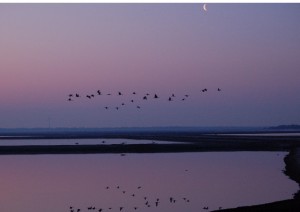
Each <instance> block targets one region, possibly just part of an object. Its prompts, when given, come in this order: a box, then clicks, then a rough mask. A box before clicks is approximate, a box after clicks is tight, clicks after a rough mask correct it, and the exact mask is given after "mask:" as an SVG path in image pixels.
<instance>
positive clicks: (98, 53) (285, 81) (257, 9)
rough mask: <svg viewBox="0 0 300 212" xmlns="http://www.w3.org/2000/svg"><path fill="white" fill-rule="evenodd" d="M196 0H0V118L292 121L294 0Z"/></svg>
mask: <svg viewBox="0 0 300 212" xmlns="http://www.w3.org/2000/svg"><path fill="white" fill-rule="evenodd" d="M202 6H203V5H202V4H0V34H1V36H0V101H1V104H0V128H5V127H48V124H49V122H48V121H49V120H50V124H51V126H52V127H134V126H266V125H277V124H292V123H295V124H300V112H299V111H300V110H299V108H300V97H299V92H300V59H299V55H300V27H299V20H300V4H208V5H207V8H208V11H207V12H205V11H204V10H203V9H202ZM218 87H220V88H221V89H222V91H221V92H218V91H217V88H218ZM204 88H207V89H208V91H207V92H206V93H202V92H201V90H202V89H204ZM98 89H100V90H101V91H102V92H103V93H112V94H113V95H112V96H97V97H95V98H94V99H92V100H88V99H87V98H84V97H83V96H84V95H86V94H92V93H94V94H95V93H96V91H97V90H98ZM118 91H122V92H123V93H124V96H121V97H120V96H117V95H116V93H117V92H118ZM133 91H136V92H137V93H138V94H139V96H138V97H136V98H135V100H136V101H135V103H133V104H131V105H130V104H129V100H130V99H132V98H133V96H132V94H131V93H132V92H133ZM75 92H78V93H79V94H80V95H82V97H81V98H77V99H76V101H72V102H68V101H67V99H68V97H67V96H68V94H69V93H75ZM147 92H149V93H150V94H151V95H153V94H154V93H157V94H158V95H159V96H160V98H159V99H158V100H154V99H152V98H153V97H152V96H151V100H148V101H143V100H141V98H142V96H143V95H144V94H146V93H147ZM172 93H174V94H176V98H174V101H172V102H168V101H167V99H168V97H169V96H170V95H171V94H172ZM184 94H189V95H190V96H189V97H188V98H187V99H186V100H185V101H181V98H183V95H184ZM126 101H127V102H126ZM122 102H126V105H125V106H123V107H122V106H121V103H122ZM136 105H140V106H141V109H140V110H138V109H137V108H136ZM105 106H109V107H110V109H109V110H105V109H104V107H105ZM116 106H119V107H120V110H116V109H112V107H114V108H115V107H116Z"/></svg>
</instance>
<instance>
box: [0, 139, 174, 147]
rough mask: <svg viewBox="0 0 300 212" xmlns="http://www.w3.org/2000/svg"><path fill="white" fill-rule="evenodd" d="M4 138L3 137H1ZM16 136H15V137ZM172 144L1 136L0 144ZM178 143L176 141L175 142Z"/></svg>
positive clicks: (141, 141)
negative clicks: (7, 137)
mask: <svg viewBox="0 0 300 212" xmlns="http://www.w3.org/2000/svg"><path fill="white" fill-rule="evenodd" d="M3 138H4V139H3ZM15 138H17V137H15ZM152 143H156V144H172V143H176V142H171V141H154V140H153V141H152V140H133V139H5V137H2V139H1V140H0V146H23V145H24V146H27V145H75V144H78V145H91V144H93V145H97V144H99V145H109V144H152ZM177 143H178V142H177Z"/></svg>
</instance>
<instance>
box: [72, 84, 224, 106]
mask: <svg viewBox="0 0 300 212" xmlns="http://www.w3.org/2000/svg"><path fill="white" fill-rule="evenodd" d="M207 91H208V89H207V88H204V89H202V90H201V91H200V92H202V93H206V92H207ZM217 91H218V92H220V91H221V89H220V88H217ZM112 95H115V96H119V97H122V96H125V94H124V93H123V92H121V91H118V92H116V93H115V94H112V93H103V92H102V91H101V90H97V91H96V92H95V93H91V94H85V95H80V94H79V93H71V94H69V95H68V101H69V102H72V101H75V100H77V99H79V98H81V97H83V98H86V99H88V100H92V99H94V98H96V97H100V96H112ZM127 96H128V99H127V100H126V101H122V102H121V103H120V104H118V105H115V106H113V107H111V106H104V109H106V110H108V109H115V110H119V109H121V107H123V106H125V105H126V104H128V103H129V104H131V105H135V107H136V108H137V109H141V105H140V104H139V103H141V102H139V101H138V100H142V101H144V102H145V101H147V100H151V99H154V100H157V99H164V100H165V101H168V102H173V101H175V100H177V101H178V100H179V101H185V100H187V99H188V98H189V97H190V95H189V94H184V95H175V94H174V93H172V94H171V95H169V96H168V97H161V96H160V95H158V94H157V93H154V94H149V93H145V94H143V95H141V96H139V95H138V94H137V92H135V91H134V92H132V93H130V94H127Z"/></svg>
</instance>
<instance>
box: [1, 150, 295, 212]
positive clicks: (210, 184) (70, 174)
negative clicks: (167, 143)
mask: <svg viewBox="0 0 300 212" xmlns="http://www.w3.org/2000/svg"><path fill="white" fill-rule="evenodd" d="M286 154H287V153H284V152H218V153H159V154H126V156H124V157H122V156H120V155H119V154H90V155H25V156H21V155H18V156H0V158H1V159H0V169H1V173H0V174H1V176H0V211H1V212H19V211H22V212H33V211H43V212H53V211H55V212H65V211H67V212H69V211H70V209H69V207H70V206H72V207H73V208H74V209H75V211H76V210H77V209H78V208H80V209H81V212H83V211H91V210H88V207H95V208H96V209H97V210H94V211H98V210H99V208H102V209H104V210H103V211H120V207H123V208H122V211H142V212H147V211H157V212H171V211H172V212H182V211H189V212H196V211H197V212H198V211H205V210H203V207H209V210H213V209H218V208H219V207H222V208H228V207H237V206H243V205H253V204H260V203H266V202H272V201H277V200H283V199H288V198H292V194H293V193H295V192H296V191H297V190H298V185H297V184H296V183H295V182H293V181H291V180H289V179H288V177H287V176H285V175H284V174H283V173H282V170H283V169H284V162H283V157H284V156H285V155H286ZM118 186H119V188H118ZM107 187H109V188H107ZM139 187H141V188H139ZM123 191H125V193H123ZM133 194H134V196H132V195H133ZM144 197H147V198H146V200H145V199H144ZM170 197H172V198H173V199H175V202H173V199H172V203H171V202H170ZM157 198H159V201H158V202H159V203H158V206H157V207H156V206H155V202H156V200H157ZM184 198H185V199H184ZM147 201H148V204H147V205H150V207H148V206H147V205H146V202H147ZM110 207H111V208H112V209H109V208H110ZM134 207H137V209H136V210H135V209H134Z"/></svg>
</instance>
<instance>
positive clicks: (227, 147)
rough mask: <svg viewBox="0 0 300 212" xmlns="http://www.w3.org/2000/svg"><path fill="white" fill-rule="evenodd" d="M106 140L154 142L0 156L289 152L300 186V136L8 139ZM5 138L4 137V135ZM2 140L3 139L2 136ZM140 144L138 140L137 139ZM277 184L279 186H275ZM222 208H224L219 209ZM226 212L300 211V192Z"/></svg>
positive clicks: (11, 150) (12, 149)
mask: <svg viewBox="0 0 300 212" xmlns="http://www.w3.org/2000/svg"><path fill="white" fill-rule="evenodd" d="M62 138H67V139H80V138H91V139H97V138H99V139H100V138H101V139H105V138H124V139H136V140H152V141H153V143H152V144H112V145H101V144H98V145H49V146H46V145H41V146H37V145H35V146H0V155H8V154H10V155H14V154H16V155H17V154H95V153H102V154H103V153H118V154H123V153H167V152H211V151H288V152H289V154H288V155H287V156H286V157H285V159H284V161H285V164H286V170H285V174H286V175H287V176H289V177H290V178H291V179H292V180H294V181H296V182H297V183H298V184H299V185H300V136H259V135H257V136H256V135H255V136H253V135H252V136H243V135H239V136H235V135H218V134H202V133H195V132H193V133H191V132H187V133H174V132H172V133H168V132H163V133H162V132H160V133H157V132H147V133H119V134H116V133H100V134H88V133H87V134H85V133H84V134H82V133H80V134H74V133H73V134H47V135H45V134H43V135H36V134H35V135H26V136H22V135H21V136H20V135H18V137H11V138H9V137H5V139H6V140H7V139H62ZM3 139H4V138H3ZM156 140H157V141H158V140H159V141H172V142H178V144H177V143H176V144H174V143H172V144H156V143H155V141H156ZM0 142H1V138H0ZM137 143H138V142H137ZM275 186H276V185H275ZM219 211H221V210H219ZM222 211H295V212H296V211H300V192H299V191H298V193H297V194H295V195H294V199H291V200H283V201H278V202H274V203H267V204H262V205H257V206H249V207H238V208H235V209H226V210H222Z"/></svg>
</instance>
